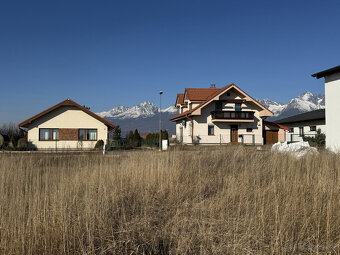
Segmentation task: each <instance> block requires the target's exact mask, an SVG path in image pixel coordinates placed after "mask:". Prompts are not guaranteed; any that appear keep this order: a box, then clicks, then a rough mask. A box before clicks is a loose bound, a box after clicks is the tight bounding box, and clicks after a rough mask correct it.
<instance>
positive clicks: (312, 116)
mask: <svg viewBox="0 0 340 255" xmlns="http://www.w3.org/2000/svg"><path fill="white" fill-rule="evenodd" d="M311 120H325V109H319V110H315V111H311V112H305V113H301V114H297V115H294V116H291V117H288V118H284V119H280V120H275V121H274V122H275V123H278V124H288V123H295V122H303V121H311Z"/></svg>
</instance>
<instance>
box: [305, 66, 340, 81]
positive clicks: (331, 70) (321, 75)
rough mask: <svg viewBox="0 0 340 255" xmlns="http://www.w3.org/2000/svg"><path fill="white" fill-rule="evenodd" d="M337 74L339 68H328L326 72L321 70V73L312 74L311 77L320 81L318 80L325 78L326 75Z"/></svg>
mask: <svg viewBox="0 0 340 255" xmlns="http://www.w3.org/2000/svg"><path fill="white" fill-rule="evenodd" d="M339 72H340V66H335V67H332V68H329V69H327V70H323V71H321V72H318V73H315V74H312V77H315V78H317V79H320V78H322V77H325V76H327V75H331V74H335V73H339Z"/></svg>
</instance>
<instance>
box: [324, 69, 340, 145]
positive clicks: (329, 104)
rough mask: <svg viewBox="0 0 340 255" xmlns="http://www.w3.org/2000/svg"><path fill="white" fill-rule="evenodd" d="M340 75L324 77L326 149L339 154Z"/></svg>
mask: <svg viewBox="0 0 340 255" xmlns="http://www.w3.org/2000/svg"><path fill="white" fill-rule="evenodd" d="M339 98H340V73H336V74H333V75H329V76H326V77H325V106H326V147H327V148H328V149H330V150H332V151H334V152H340V118H339V113H340V104H339Z"/></svg>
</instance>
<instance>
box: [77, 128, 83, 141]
mask: <svg viewBox="0 0 340 255" xmlns="http://www.w3.org/2000/svg"><path fill="white" fill-rule="evenodd" d="M78 139H79V140H84V139H85V129H79V132H78Z"/></svg>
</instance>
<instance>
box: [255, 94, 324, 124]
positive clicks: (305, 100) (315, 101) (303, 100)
mask: <svg viewBox="0 0 340 255" xmlns="http://www.w3.org/2000/svg"><path fill="white" fill-rule="evenodd" d="M258 101H259V102H260V103H261V104H263V105H264V106H265V107H267V108H268V109H269V110H271V111H272V112H273V113H274V116H273V117H271V118H269V120H276V119H282V118H286V117H289V116H293V115H296V114H299V113H303V112H309V111H314V110H318V109H322V108H325V96H324V95H321V94H319V95H316V94H313V93H312V92H310V91H307V92H305V93H303V94H302V95H300V96H298V97H296V98H293V99H291V100H290V101H289V103H287V104H284V103H280V102H275V101H272V100H270V99H259V100H258Z"/></svg>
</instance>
